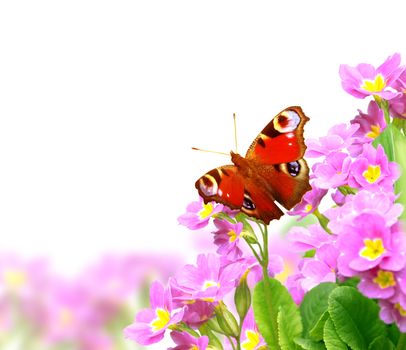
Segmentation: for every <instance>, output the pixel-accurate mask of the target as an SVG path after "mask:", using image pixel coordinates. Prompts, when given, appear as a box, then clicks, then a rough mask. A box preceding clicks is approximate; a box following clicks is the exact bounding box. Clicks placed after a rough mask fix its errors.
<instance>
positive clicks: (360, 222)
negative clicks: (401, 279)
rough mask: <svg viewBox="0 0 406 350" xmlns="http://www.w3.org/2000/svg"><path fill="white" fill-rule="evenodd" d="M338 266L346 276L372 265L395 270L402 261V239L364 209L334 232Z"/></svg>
mask: <svg viewBox="0 0 406 350" xmlns="http://www.w3.org/2000/svg"><path fill="white" fill-rule="evenodd" d="M337 243H338V248H339V249H340V252H341V254H340V256H339V257H338V270H339V272H340V273H341V274H342V275H344V276H347V277H351V276H355V275H357V274H358V273H359V272H364V271H367V270H370V269H373V268H375V267H379V268H380V269H383V270H390V271H399V270H401V269H402V268H403V267H404V266H405V263H406V256H405V255H404V252H405V249H406V239H405V237H403V234H402V233H401V232H400V231H398V230H397V229H396V228H394V229H390V228H388V227H387V226H386V222H385V219H384V218H383V217H382V216H381V215H379V214H372V213H365V214H361V215H359V216H357V217H355V218H354V219H353V224H352V225H346V226H345V227H344V230H343V232H341V233H340V234H339V235H338V241H337Z"/></svg>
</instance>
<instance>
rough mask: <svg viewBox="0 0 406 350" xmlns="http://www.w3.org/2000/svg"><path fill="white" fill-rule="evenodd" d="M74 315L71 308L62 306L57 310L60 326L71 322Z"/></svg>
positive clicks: (65, 325)
mask: <svg viewBox="0 0 406 350" xmlns="http://www.w3.org/2000/svg"><path fill="white" fill-rule="evenodd" d="M73 321H74V317H73V313H72V311H71V310H69V309H68V308H63V309H61V310H60V311H59V315H58V323H59V325H60V326H61V327H62V328H67V327H69V326H71V325H72V324H73Z"/></svg>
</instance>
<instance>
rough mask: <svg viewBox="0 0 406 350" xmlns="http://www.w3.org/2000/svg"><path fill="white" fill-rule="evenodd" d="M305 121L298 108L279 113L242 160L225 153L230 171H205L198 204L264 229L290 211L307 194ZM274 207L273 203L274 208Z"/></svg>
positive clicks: (239, 157) (225, 169)
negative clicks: (217, 206) (218, 206)
mask: <svg viewBox="0 0 406 350" xmlns="http://www.w3.org/2000/svg"><path fill="white" fill-rule="evenodd" d="M308 120H309V118H308V117H306V115H305V114H304V113H303V111H302V109H301V108H300V107H298V106H292V107H288V108H286V109H284V110H283V111H281V112H280V113H279V114H277V115H276V116H275V117H274V118H273V119H272V120H271V121H270V122H269V124H268V125H267V126H266V127H265V128H264V129H263V130H262V131H261V132H260V134H259V135H258V136H257V137H256V138H255V140H254V141H253V142H252V144H251V146H250V147H249V148H248V151H247V154H246V155H245V157H243V156H241V155H239V154H238V153H234V152H233V151H231V152H230V155H231V161H232V162H233V164H231V165H223V166H220V167H218V168H215V169H213V170H210V171H209V172H207V173H206V174H205V175H203V176H202V177H200V178H199V179H198V180H197V181H196V183H195V186H196V189H197V190H198V192H199V195H200V196H201V197H202V198H203V201H204V202H205V203H206V204H207V203H208V202H211V201H215V202H218V203H222V204H225V205H226V206H228V207H229V208H231V209H238V210H240V211H242V212H244V213H245V214H247V215H248V216H251V217H254V218H256V219H259V220H261V221H263V222H264V223H265V224H269V222H270V221H271V220H274V219H279V218H280V217H281V216H282V215H283V212H282V210H281V209H280V208H279V206H278V204H277V203H279V204H280V205H282V206H283V207H284V208H286V209H291V208H293V207H294V206H295V205H296V204H297V203H299V202H300V200H301V198H302V197H303V195H304V194H305V193H306V192H307V191H309V190H310V189H311V187H310V184H309V168H308V166H307V163H306V161H305V160H304V159H303V155H304V152H305V150H306V146H305V143H304V138H303V127H304V125H305V123H306V122H307V121H308ZM275 202H277V203H275Z"/></svg>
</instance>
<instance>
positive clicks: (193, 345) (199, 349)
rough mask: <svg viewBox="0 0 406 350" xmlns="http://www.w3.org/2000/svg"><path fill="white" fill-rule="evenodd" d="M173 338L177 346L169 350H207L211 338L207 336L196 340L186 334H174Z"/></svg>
mask: <svg viewBox="0 0 406 350" xmlns="http://www.w3.org/2000/svg"><path fill="white" fill-rule="evenodd" d="M171 338H172V339H173V341H174V342H175V344H176V345H177V346H175V347H174V348H169V349H168V350H206V349H207V346H208V345H209V338H208V337H207V336H205V335H203V336H201V337H199V338H195V337H193V336H191V335H190V334H189V333H186V332H172V333H171Z"/></svg>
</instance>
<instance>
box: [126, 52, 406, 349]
mask: <svg viewBox="0 0 406 350" xmlns="http://www.w3.org/2000/svg"><path fill="white" fill-rule="evenodd" d="M340 76H341V79H342V86H343V88H344V90H345V91H347V92H348V93H349V94H351V95H352V96H354V97H356V98H361V99H364V98H369V99H370V102H369V105H368V108H367V110H366V111H361V110H358V113H357V115H356V116H355V117H354V119H352V120H351V121H350V122H348V123H342V124H338V125H335V126H332V127H331V129H330V130H329V132H328V134H327V135H326V136H323V137H320V138H319V139H316V140H307V141H306V144H307V151H306V158H307V160H308V161H312V160H314V161H313V164H312V167H311V173H310V184H311V190H310V191H308V192H306V193H305V195H304V196H303V198H302V200H301V202H300V203H299V204H298V205H296V207H295V208H293V209H292V210H291V211H290V212H288V214H289V215H291V216H292V217H293V218H294V220H296V221H295V223H296V224H294V225H292V227H291V228H290V229H289V232H288V234H287V237H286V242H288V243H289V245H290V248H289V250H290V252H289V253H290V254H291V253H292V252H293V251H295V252H298V253H300V254H301V258H300V261H298V262H297V268H296V272H294V273H291V274H290V275H289V277H288V278H287V279H286V281H285V283H284V284H282V283H281V282H280V281H279V280H278V279H276V278H275V275H276V274H278V273H280V272H281V271H282V270H283V269H284V265H286V258H287V254H286V250H285V252H283V251H279V252H278V251H275V248H276V247H274V246H273V245H272V243H271V244H270V242H271V241H272V234H270V231H269V228H268V226H267V225H265V224H264V223H263V222H261V221H259V220H256V219H253V218H251V217H249V216H247V215H245V214H243V213H241V212H238V211H235V210H230V209H229V208H227V207H226V206H223V205H222V204H217V203H214V202H211V203H208V204H204V202H203V201H202V199H199V200H198V201H196V202H193V203H192V204H190V205H189V206H188V207H187V211H186V213H185V214H183V215H182V216H180V217H179V222H180V223H181V224H182V225H185V226H187V227H188V228H189V229H191V230H197V229H199V230H201V229H203V228H205V227H207V228H208V230H210V231H211V232H212V234H213V241H214V246H215V247H216V250H215V252H214V250H213V253H208V254H201V255H199V256H198V257H197V262H196V264H194V265H186V266H185V267H183V269H181V270H180V271H179V272H178V273H177V274H176V275H175V276H173V277H171V278H170V279H169V280H168V282H167V283H166V284H161V283H160V282H155V283H154V284H153V285H152V287H151V290H150V299H151V306H150V308H149V309H145V310H142V311H140V312H139V313H138V314H137V316H136V319H135V321H134V323H133V324H131V325H130V326H128V327H127V328H126V329H125V334H126V336H127V337H128V338H130V339H133V340H135V341H137V342H138V343H139V344H142V345H150V344H153V343H156V342H159V341H161V340H162V339H163V338H164V335H165V334H166V333H169V334H170V336H171V338H172V340H173V343H174V345H173V347H171V348H169V349H173V350H175V349H176V350H183V349H184V350H186V349H194V350H205V349H232V350H237V349H238V350H259V349H262V350H264V349H281V350H292V349H305V350H308V349H309V350H310V349H328V350H339V349H354V350H372V349H406V236H405V228H404V226H403V223H402V219H403V218H404V217H405V216H406V214H405V212H404V205H405V204H406V194H405V192H404V189H405V188H406V175H405V170H406V134H405V132H406V66H402V65H401V61H400V55H399V54H395V55H393V56H391V57H389V58H388V59H387V60H386V61H385V62H384V63H383V64H381V65H380V66H379V67H378V68H375V67H373V66H372V65H370V64H365V63H363V64H359V65H358V66H356V67H351V66H348V65H342V66H341V67H340ZM306 217H309V218H310V217H313V218H314V220H313V221H312V223H311V224H303V223H304V222H311V220H307V219H306V220H302V219H303V218H306ZM271 227H272V223H271ZM275 253H279V254H275Z"/></svg>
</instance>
